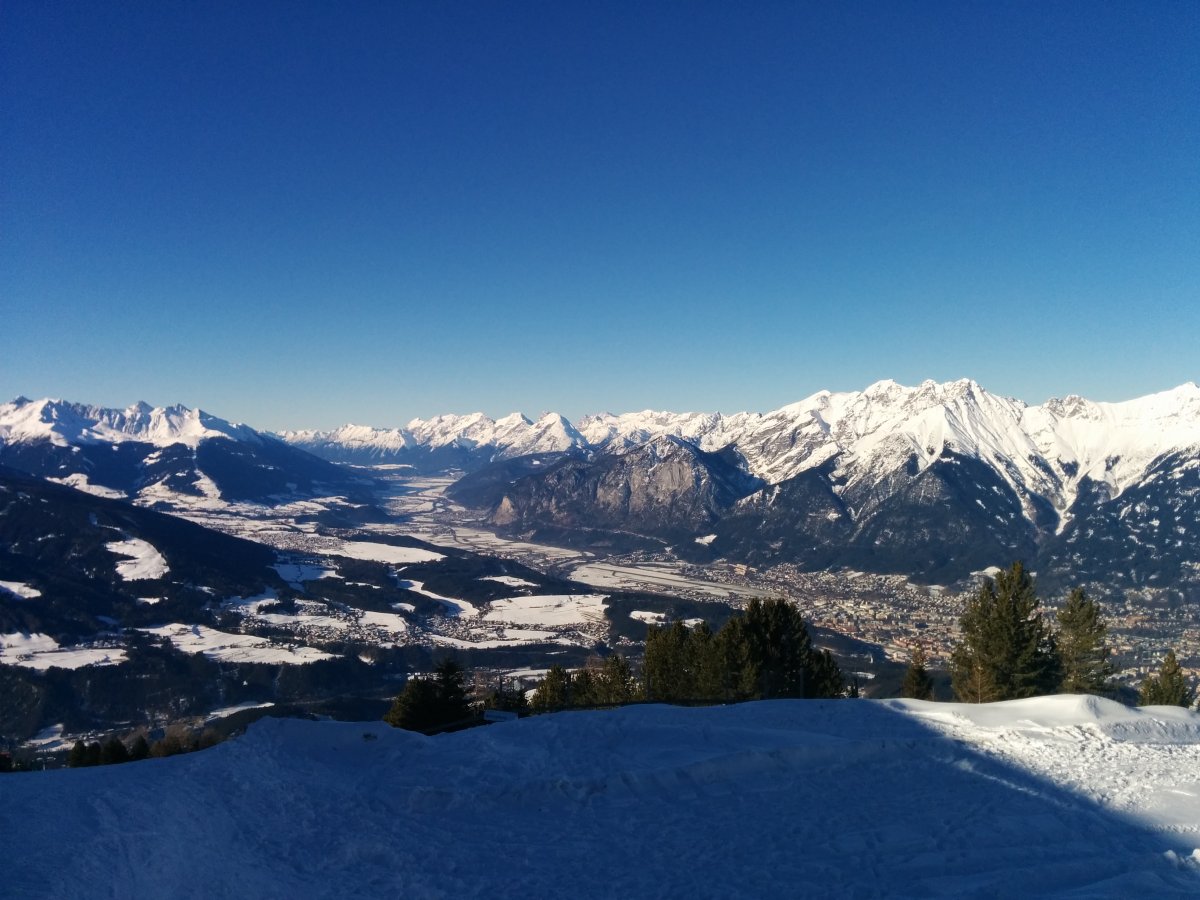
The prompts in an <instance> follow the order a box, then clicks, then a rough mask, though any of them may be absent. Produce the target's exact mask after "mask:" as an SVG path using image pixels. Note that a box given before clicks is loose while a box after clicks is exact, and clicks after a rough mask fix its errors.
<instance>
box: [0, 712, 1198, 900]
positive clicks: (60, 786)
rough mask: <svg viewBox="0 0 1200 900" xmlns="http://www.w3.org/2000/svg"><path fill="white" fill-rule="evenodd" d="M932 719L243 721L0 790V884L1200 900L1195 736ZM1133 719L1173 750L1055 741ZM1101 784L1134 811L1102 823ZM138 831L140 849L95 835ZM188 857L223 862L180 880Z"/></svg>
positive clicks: (167, 889) (137, 890)
mask: <svg viewBox="0 0 1200 900" xmlns="http://www.w3.org/2000/svg"><path fill="white" fill-rule="evenodd" d="M936 707H937V705H936V704H919V703H909V702H904V703H889V702H872V701H828V702H820V701H776V702H768V703H751V704H744V705H741V706H732V707H712V708H704V709H680V708H671V707H664V706H654V705H647V706H637V707H629V708H626V709H622V710H614V711H595V712H574V713H561V714H558V715H551V716H539V717H535V718H531V719H524V720H520V721H513V722H507V723H503V724H499V725H493V726H490V727H487V728H478V729H473V730H471V731H467V732H461V733H458V734H451V735H443V736H439V737H435V738H426V737H422V736H420V735H417V734H413V733H409V732H403V731H398V730H395V729H391V728H389V727H387V726H385V725H383V724H380V723H375V724H371V723H335V722H308V721H297V720H263V721H260V722H258V723H256V724H255V725H253V726H252V727H251V728H250V731H249V732H248V733H247V734H246V735H245V736H243V737H241V738H239V739H236V740H234V741H231V742H229V743H226V744H223V745H221V746H219V747H216V748H214V749H212V750H208V751H205V752H202V753H198V754H191V755H188V756H181V757H172V758H168V759H163V760H151V761H147V762H143V763H134V764H130V765H126V766H117V767H111V768H103V769H76V770H63V771H57V772H53V771H52V772H44V773H31V774H25V775H20V776H12V777H8V778H6V779H5V792H6V793H5V802H4V803H3V804H0V829H2V830H3V833H4V834H5V835H6V838H5V839H6V842H7V843H6V851H7V858H8V860H9V862H8V863H6V865H5V878H6V882H5V886H6V890H7V891H8V892H9V893H11V894H12V895H14V896H54V897H62V898H76V897H91V896H97V895H104V896H170V897H213V896H254V897H266V898H306V897H327V896H397V897H417V898H426V897H429V898H432V897H459V896H468V897H489V898H497V900H505V898H521V900H525V898H530V897H559V896H571V897H578V898H583V900H589V898H607V897H615V896H616V897H620V896H624V897H647V896H654V897H680V898H683V897H689V898H690V897H704V898H725V897H747V898H749V897H779V896H822V897H834V898H839V897H884V896H887V897H930V896H939V897H997V896H1005V897H1011V896H1025V895H1029V896H1038V897H1067V896H1071V897H1081V896H1086V897H1135V896H1144V897H1156V898H1160V897H1193V896H1196V895H1197V893H1198V892H1200V864H1198V861H1200V857H1198V856H1197V855H1196V853H1195V851H1196V849H1197V847H1198V845H1200V834H1198V829H1200V815H1198V813H1200V808H1198V807H1197V804H1198V802H1200V801H1198V800H1197V795H1196V792H1194V791H1193V790H1192V789H1193V788H1194V786H1195V785H1194V781H1195V779H1196V777H1197V776H1196V771H1197V766H1196V762H1197V748H1198V746H1200V745H1198V743H1197V739H1196V736H1195V733H1194V731H1193V730H1192V724H1193V720H1194V719H1195V715H1194V714H1190V713H1184V714H1172V715H1169V716H1160V715H1159V711H1158V710H1148V711H1147V710H1143V711H1141V712H1140V713H1138V714H1137V715H1133V716H1131V715H1129V714H1127V713H1125V712H1122V711H1121V710H1119V709H1115V708H1113V707H1109V706H1106V705H1104V704H1100V705H1098V706H1095V707H1089V706H1088V704H1086V703H1084V704H1080V703H1079V702H1078V701H1077V700H1075V699H1074V698H1070V699H1069V700H1067V701H1063V700H1059V699H1058V698H1051V699H1050V701H1048V702H1041V701H1037V702H1033V703H1027V704H1025V705H1019V706H1006V705H1003V704H998V705H996V706H994V707H984V708H980V709H979V710H978V712H979V713H980V714H981V715H982V718H981V719H979V720H978V721H976V717H975V716H972V715H968V714H967V713H966V712H963V711H961V710H959V709H949V710H938V709H937V708H936ZM931 716H932V717H934V718H933V719H931V718H930V717H931ZM939 716H940V717H941V718H938V717H939ZM950 716H958V718H957V719H956V720H955V722H956V723H957V724H955V725H954V728H955V729H957V730H953V731H950V730H947V729H948V728H949V727H950V726H949V725H947V724H946V723H947V722H949V717H950ZM1138 717H1141V718H1142V719H1145V720H1156V719H1157V720H1159V721H1160V722H1161V735H1160V736H1162V737H1169V738H1170V743H1165V744H1164V743H1140V742H1138V741H1137V740H1136V739H1134V738H1125V739H1122V740H1120V741H1116V742H1113V741H1109V740H1106V739H1095V740H1087V741H1073V740H1072V735H1074V734H1075V732H1073V731H1072V729H1078V728H1089V727H1091V726H1105V725H1119V724H1122V723H1124V722H1127V721H1130V720H1131V719H1136V718H1138ZM1189 717H1190V718H1189ZM1024 719H1029V720H1030V721H1032V722H1034V723H1037V724H1038V725H1039V727H1044V728H1046V729H1047V730H1046V731H1045V732H1038V731H1036V730H1032V729H1029V728H1027V727H1025V726H1023V725H1022V720H1024ZM998 734H1007V735H1010V740H1011V742H1012V744H1013V746H1014V747H1016V748H1018V750H1019V752H1020V753H1023V754H1025V755H1026V756H1027V757H1028V758H1030V759H1042V760H1045V759H1048V758H1058V757H1066V756H1069V757H1070V759H1071V762H1072V765H1073V771H1075V772H1077V773H1080V778H1079V780H1078V782H1077V783H1068V784H1064V783H1062V782H1060V781H1058V780H1057V779H1056V778H1055V777H1053V776H1051V775H1048V774H1047V773H1046V772H1045V771H1043V770H1041V769H1038V768H1036V767H1031V766H1030V765H1027V764H1024V763H1021V762H1019V761H1017V758H1016V756H1013V757H1005V756H1003V754H1001V753H999V752H997V747H996V746H994V745H989V744H988V741H989V740H991V739H994V738H995V737H996V736H997V735H998ZM1114 748H1117V749H1122V748H1123V749H1125V750H1127V751H1128V753H1129V755H1128V756H1121V755H1120V754H1119V753H1115V752H1114ZM1017 755H1019V754H1017ZM1131 763H1133V764H1132V765H1131ZM1119 784H1126V785H1128V786H1129V790H1128V792H1127V794H1128V796H1129V797H1131V798H1133V799H1132V800H1131V804H1130V806H1129V807H1128V809H1121V808H1117V805H1116V803H1115V801H1114V800H1113V799H1112V794H1111V791H1112V789H1113V788H1114V786H1116V785H1119ZM1163 798H1170V799H1169V800H1164V799H1163ZM1133 813H1136V815H1134V814H1133ZM139 822H140V823H151V825H152V827H129V826H128V825H127V826H126V827H116V826H115V825H114V826H113V827H103V825H104V823H139ZM198 860H201V861H203V860H219V861H220V864H219V865H206V866H204V867H203V869H202V874H199V873H200V872H201V870H198V869H197V861H198Z"/></svg>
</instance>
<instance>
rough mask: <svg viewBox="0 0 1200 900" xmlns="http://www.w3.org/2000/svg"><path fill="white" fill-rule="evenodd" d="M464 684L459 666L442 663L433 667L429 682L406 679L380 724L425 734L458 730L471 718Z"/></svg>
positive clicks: (451, 663)
mask: <svg viewBox="0 0 1200 900" xmlns="http://www.w3.org/2000/svg"><path fill="white" fill-rule="evenodd" d="M465 681H466V677H465V673H464V672H463V668H462V666H460V665H459V664H458V663H457V662H455V661H454V660H453V659H449V658H447V659H444V660H442V661H441V662H440V663H438V664H437V666H436V667H435V669H434V674H433V678H410V679H409V680H408V684H406V685H405V686H404V690H403V691H402V692H401V693H400V694H399V695H398V696H397V697H396V699H395V700H393V701H392V707H391V709H389V710H388V711H387V714H386V715H384V717H383V720H384V721H385V722H387V723H388V724H389V725H392V726H395V727H396V728H406V729H408V730H410V731H421V732H424V733H426V734H434V733H436V732H438V731H442V730H444V729H446V728H448V727H454V726H460V725H462V724H464V723H465V721H466V720H467V719H469V718H470V717H471V704H470V701H469V700H468V699H467V689H466V683H465Z"/></svg>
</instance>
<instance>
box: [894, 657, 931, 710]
mask: <svg viewBox="0 0 1200 900" xmlns="http://www.w3.org/2000/svg"><path fill="white" fill-rule="evenodd" d="M925 662H926V658H925V648H924V647H922V646H921V645H920V644H918V645H917V646H916V647H914V648H913V652H912V658H911V659H909V661H908V670H907V671H906V672H905V673H904V684H903V685H902V686H901V688H900V695H901V696H902V697H910V698H912V699H913V700H932V699H933V679H932V678H931V677H930V676H929V670H928V669H927V668H926V667H925Z"/></svg>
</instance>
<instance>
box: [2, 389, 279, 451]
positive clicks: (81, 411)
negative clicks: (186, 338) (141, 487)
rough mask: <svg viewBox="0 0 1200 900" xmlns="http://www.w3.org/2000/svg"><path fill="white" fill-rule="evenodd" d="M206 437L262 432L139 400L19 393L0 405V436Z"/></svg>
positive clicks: (191, 442)
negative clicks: (121, 403)
mask: <svg viewBox="0 0 1200 900" xmlns="http://www.w3.org/2000/svg"><path fill="white" fill-rule="evenodd" d="M209 438H228V439H232V440H239V441H251V442H258V441H260V440H261V436H260V435H259V434H258V432H257V431H255V430H254V429H252V428H249V427H247V426H245V425H235V424H233V423H230V422H227V421H226V420H224V419H220V418H217V417H216V416H213V415H210V414H209V413H206V412H204V411H203V410H199V409H196V410H192V409H188V408H187V407H186V406H182V405H176V406H169V407H165V408H164V407H152V406H150V405H149V404H148V403H145V402H144V401H139V402H138V403H135V404H134V405H132V406H130V407H128V408H127V409H124V410H117V409H107V408H105V407H100V406H86V405H84V404H81V403H68V402H66V401H63V400H52V399H43V400H29V399H27V398H24V397H19V398H17V399H16V400H14V401H13V402H12V403H6V404H4V405H2V406H0V442H7V443H25V442H32V441H41V440H48V441H50V442H51V443H53V444H56V445H58V446H70V445H74V444H96V443H114V444H115V443H123V442H126V441H141V442H145V443H150V444H154V445H156V446H160V447H166V446H170V445H172V444H185V445H188V446H195V445H196V444H198V443H199V442H200V441H202V440H206V439H209Z"/></svg>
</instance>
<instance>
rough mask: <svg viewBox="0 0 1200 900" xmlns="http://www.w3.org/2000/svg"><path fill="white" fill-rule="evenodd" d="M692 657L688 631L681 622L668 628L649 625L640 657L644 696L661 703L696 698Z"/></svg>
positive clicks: (693, 649)
mask: <svg viewBox="0 0 1200 900" xmlns="http://www.w3.org/2000/svg"><path fill="white" fill-rule="evenodd" d="M694 656H695V648H694V646H693V645H692V635H691V632H690V631H689V629H688V627H687V626H686V625H684V624H683V623H682V622H674V623H672V624H671V625H670V626H669V627H659V626H656V625H651V626H650V628H649V629H648V630H647V632H646V650H645V656H644V657H643V670H644V672H645V679H646V699H647V700H652V701H657V702H662V703H679V702H686V701H688V700H695V699H698V698H697V696H696V694H697V691H696V685H695V677H694V675H695V667H694Z"/></svg>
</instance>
